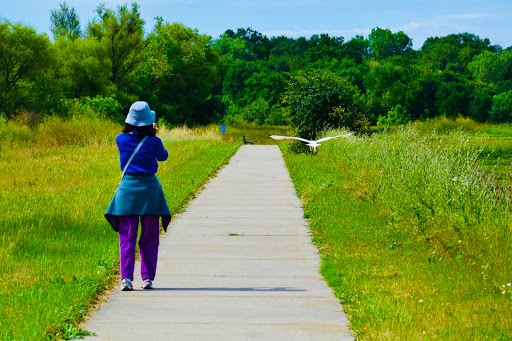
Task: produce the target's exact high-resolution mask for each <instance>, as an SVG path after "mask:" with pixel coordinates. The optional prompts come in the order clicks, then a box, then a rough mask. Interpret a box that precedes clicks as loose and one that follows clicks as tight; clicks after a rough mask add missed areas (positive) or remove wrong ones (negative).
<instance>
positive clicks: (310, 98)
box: [284, 71, 358, 139]
mask: <svg viewBox="0 0 512 341" xmlns="http://www.w3.org/2000/svg"><path fill="white" fill-rule="evenodd" d="M357 96H358V91H357V88H356V87H354V86H352V85H350V83H349V82H348V81H347V80H346V79H345V78H344V77H341V76H337V75H335V74H333V73H328V72H323V71H310V72H307V73H305V72H303V73H299V74H298V75H296V76H294V77H292V78H291V80H290V82H289V84H288V87H287V91H286V93H285V96H284V101H285V103H286V105H288V106H289V108H290V109H289V110H290V116H291V118H290V124H291V125H292V126H293V127H294V128H296V129H297V133H298V134H299V135H300V136H301V137H303V138H307V139H315V138H316V137H317V135H318V133H320V131H322V130H323V129H326V128H328V127H339V126H340V124H341V123H342V122H343V118H342V116H340V115H338V114H337V113H340V112H347V113H351V112H353V111H356V110H357V107H356V103H357ZM334 108H338V109H337V111H334Z"/></svg>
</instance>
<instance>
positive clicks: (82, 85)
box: [55, 37, 113, 98]
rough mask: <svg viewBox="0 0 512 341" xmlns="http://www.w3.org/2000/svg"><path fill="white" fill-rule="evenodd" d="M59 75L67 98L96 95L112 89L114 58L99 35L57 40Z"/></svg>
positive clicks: (107, 93) (107, 92) (106, 92)
mask: <svg viewBox="0 0 512 341" xmlns="http://www.w3.org/2000/svg"><path fill="white" fill-rule="evenodd" d="M55 49H56V52H57V53H56V56H57V61H58V64H59V69H58V71H57V73H58V79H59V81H60V84H61V86H62V89H63V91H64V93H65V95H66V97H67V98H78V97H83V96H89V97H95V96H98V95H103V96H106V95H109V94H111V93H112V91H113V90H112V83H111V82H110V80H109V77H110V69H111V65H110V59H109V58H108V56H107V51H105V47H104V45H102V44H101V43H100V42H98V41H97V40H96V39H93V38H88V39H81V38H78V39H76V40H74V41H70V40H66V39H64V38H63V37H57V39H56V40H55Z"/></svg>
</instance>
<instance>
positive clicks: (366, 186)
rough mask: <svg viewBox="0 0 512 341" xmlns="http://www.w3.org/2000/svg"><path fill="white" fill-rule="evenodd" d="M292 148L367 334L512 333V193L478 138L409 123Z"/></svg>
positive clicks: (302, 184)
mask: <svg viewBox="0 0 512 341" xmlns="http://www.w3.org/2000/svg"><path fill="white" fill-rule="evenodd" d="M281 147H282V149H283V151H284V154H285V158H286V162H287V165H288V167H289V169H290V173H291V176H292V179H293V181H294V183H295V186H296V188H297V191H298V192H299V193H300V195H301V196H302V198H303V199H305V212H306V216H307V217H308V218H310V220H311V228H312V231H313V234H314V240H315V242H316V243H317V245H319V246H320V248H321V250H322V252H323V260H324V261H323V267H322V272H323V274H324V276H325V277H326V279H327V280H328V282H329V284H330V285H331V286H332V287H333V288H334V289H335V291H336V294H337V295H338V297H339V298H340V300H341V301H342V303H343V304H344V305H345V310H346V311H347V313H348V314H349V315H350V322H351V324H352V328H353V329H354V331H355V332H356V335H357V336H358V338H360V339H405V340H420V339H421V340H423V339H443V340H444V339H447V340H481V339H496V340H500V339H501V340H509V339H510V338H512V314H511V311H512V285H511V284H510V283H511V282H512V264H511V262H510V259H512V238H511V237H512V230H511V226H512V225H511V224H512V213H511V212H510V209H511V207H510V206H511V201H510V193H509V192H508V191H506V190H503V189H496V187H495V185H494V179H493V178H490V177H489V174H488V173H487V172H483V171H482V168H481V162H480V159H481V152H482V148H480V147H479V146H477V145H475V144H474V143H473V141H472V139H471V138H470V136H468V135H467V134H465V133H462V132H453V133H451V134H448V135H446V134H444V135H438V134H436V133H432V134H428V135H425V134H421V133H418V132H417V130H415V129H412V128H406V129H403V130H400V131H397V132H395V133H394V134H375V135H373V136H372V137H371V138H351V139H346V140H334V141H331V142H330V143H325V144H323V145H322V146H321V147H320V148H321V149H320V152H319V155H318V156H317V157H313V158H312V157H310V156H304V155H296V154H292V153H290V152H289V151H288V145H287V144H282V145H281ZM322 147H323V148H322Z"/></svg>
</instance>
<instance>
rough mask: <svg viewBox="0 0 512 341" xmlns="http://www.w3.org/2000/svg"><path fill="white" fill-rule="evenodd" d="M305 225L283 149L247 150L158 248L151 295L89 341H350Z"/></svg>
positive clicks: (133, 301)
mask: <svg viewBox="0 0 512 341" xmlns="http://www.w3.org/2000/svg"><path fill="white" fill-rule="evenodd" d="M162 181H165V180H164V179H162ZM302 217H303V211H302V208H301V203H300V201H299V199H298V198H297V197H296V195H295V190H294V188H293V185H292V183H291V181H290V177H289V175H288V171H287V170H286V168H285V164H284V160H283V158H282V155H281V152H280V151H279V149H278V147H277V146H242V147H241V148H240V150H239V151H238V153H237V154H236V155H235V156H234V157H233V158H232V159H231V161H230V163H229V165H227V166H226V167H224V168H223V169H222V170H221V171H220V172H219V174H218V176H217V177H215V178H214V179H213V180H212V181H211V182H210V183H209V184H208V185H207V186H206V188H205V189H204V190H203V191H202V192H201V193H200V194H199V195H198V197H197V198H196V199H194V200H193V201H192V202H191V203H190V205H189V206H188V208H187V212H185V213H183V214H181V215H180V216H179V217H178V218H177V219H176V220H174V221H173V223H172V224H171V226H170V229H169V231H168V232H167V235H166V236H165V237H163V238H162V239H161V246H160V254H159V263H158V270H157V278H156V280H155V282H154V286H155V289H153V290H142V289H138V287H139V286H140V278H136V279H135V281H134V286H135V288H136V290H135V291H132V292H122V291H120V290H117V291H116V292H115V293H114V294H113V295H112V296H111V297H110V298H109V302H108V303H106V304H104V305H103V306H102V307H101V309H100V310H99V311H98V312H97V313H96V314H95V315H94V316H93V317H92V318H91V320H90V321H89V322H88V323H87V324H86V325H85V326H84V328H85V329H87V330H89V331H91V332H95V333H96V334H97V336H96V337H89V338H88V339H90V340H287V341H290V340H294V341H296V340H353V336H352V334H351V333H350V331H349V329H348V321H347V318H346V316H345V314H344V313H343V311H342V307H341V305H340V304H339V303H338V300H337V299H336V298H335V297H334V295H333V294H332V291H331V289H330V288H329V287H328V286H327V285H326V283H325V282H324V280H323V279H322V277H321V275H320V274H319V273H318V270H319V265H320V260H319V256H318V254H317V250H316V248H315V247H314V246H313V245H312V244H311V239H310V236H309V233H308V228H307V226H306V222H305V221H304V220H303V218H302ZM135 271H136V277H139V276H140V275H138V274H140V270H139V268H138V267H137V268H136V270H135Z"/></svg>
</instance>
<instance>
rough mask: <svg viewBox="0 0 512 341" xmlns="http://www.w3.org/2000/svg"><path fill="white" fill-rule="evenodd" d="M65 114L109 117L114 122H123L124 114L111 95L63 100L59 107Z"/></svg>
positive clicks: (94, 117)
mask: <svg viewBox="0 0 512 341" xmlns="http://www.w3.org/2000/svg"><path fill="white" fill-rule="evenodd" d="M60 109H61V110H62V111H63V112H64V113H65V115H66V116H68V117H71V118H75V119H76V118H81V117H85V118H93V119H110V120H112V121H115V122H119V123H122V122H124V118H125V115H124V113H123V111H122V107H121V104H119V102H118V101H116V100H115V99H113V98H111V97H102V96H96V97H93V98H91V97H82V98H74V99H69V100H64V101H62V103H61V108H60Z"/></svg>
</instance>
